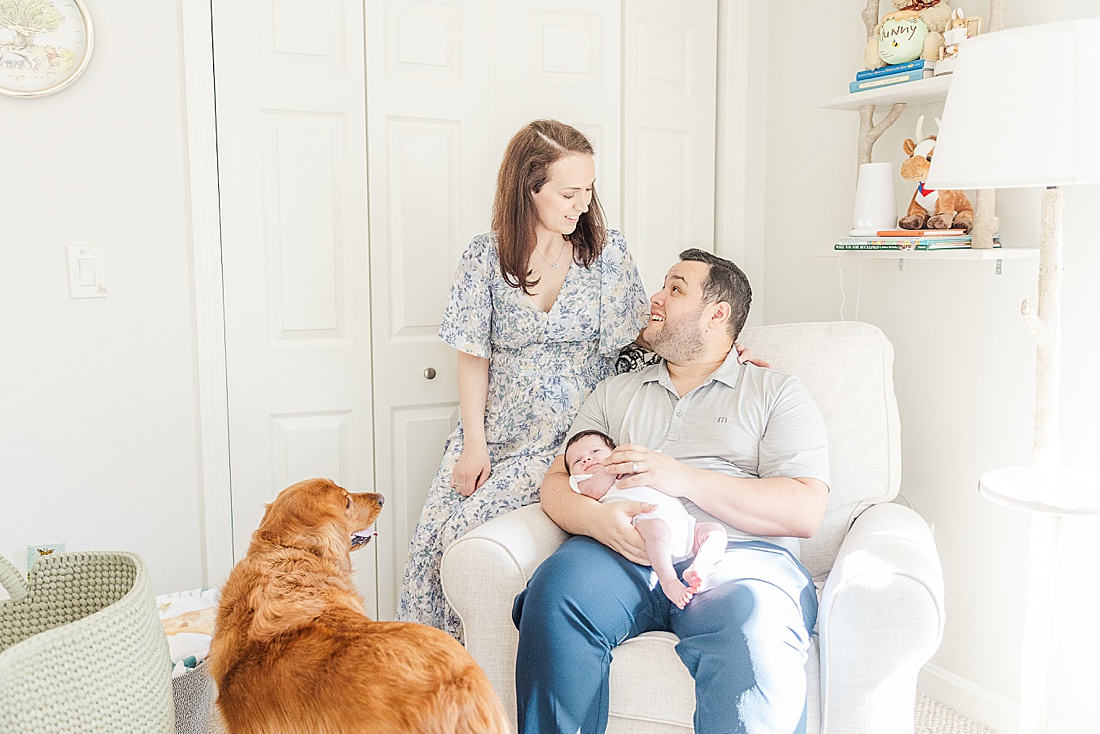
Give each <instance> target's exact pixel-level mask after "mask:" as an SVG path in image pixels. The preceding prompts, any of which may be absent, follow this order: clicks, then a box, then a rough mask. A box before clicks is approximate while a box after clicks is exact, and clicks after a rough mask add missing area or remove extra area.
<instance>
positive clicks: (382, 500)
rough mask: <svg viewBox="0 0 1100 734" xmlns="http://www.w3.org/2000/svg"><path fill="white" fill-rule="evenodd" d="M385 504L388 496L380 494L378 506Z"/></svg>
mask: <svg viewBox="0 0 1100 734" xmlns="http://www.w3.org/2000/svg"><path fill="white" fill-rule="evenodd" d="M384 504H386V498H385V497H383V496H382V495H378V506H379V507H381V506H382V505H384Z"/></svg>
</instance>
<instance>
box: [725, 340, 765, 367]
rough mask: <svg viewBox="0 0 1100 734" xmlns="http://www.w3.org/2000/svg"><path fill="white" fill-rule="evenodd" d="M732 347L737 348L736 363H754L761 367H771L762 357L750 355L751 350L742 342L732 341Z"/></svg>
mask: <svg viewBox="0 0 1100 734" xmlns="http://www.w3.org/2000/svg"><path fill="white" fill-rule="evenodd" d="M733 348H734V349H736V350H737V364H745V363H746V362H748V363H749V364H754V365H756V366H757V367H763V368H765V369H771V365H770V364H769V363H767V362H765V361H764V360H762V359H759V358H757V357H754V356H752V350H751V349H749V348H748V347H746V346H745V345H743V344H738V343H737V342H734V343H733Z"/></svg>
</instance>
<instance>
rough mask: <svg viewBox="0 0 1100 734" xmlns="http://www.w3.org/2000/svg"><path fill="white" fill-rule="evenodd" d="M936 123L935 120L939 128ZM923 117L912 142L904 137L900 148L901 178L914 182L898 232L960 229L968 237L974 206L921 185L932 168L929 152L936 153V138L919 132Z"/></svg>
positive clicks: (950, 192) (957, 195)
mask: <svg viewBox="0 0 1100 734" xmlns="http://www.w3.org/2000/svg"><path fill="white" fill-rule="evenodd" d="M939 124H940V121H939V120H936V126H937V127H939ZM923 126H924V115H921V116H920V117H919V118H917V130H916V139H917V140H919V141H920V142H919V143H917V142H913V141H912V140H910V139H908V138H906V140H905V143H904V144H903V145H902V147H903V148H904V149H905V154H906V155H908V156H909V159H908V160H906V161H905V162H904V163H902V164H901V177H902V178H904V179H905V180H906V181H916V182H917V190H916V191H914V192H913V198H912V199H910V200H909V208H908V209H907V210H906V212H905V216H904V217H902V218H901V219H899V220H898V226H899V227H901V228H902V229H952V228H956V229H961V230H964V231H965V232H967V233H968V234H969V232H970V228H971V227H972V226H973V224H974V207H973V206H971V204H970V199H968V198H966V194H964V193H963V192H962V191H958V190H954V189H944V190H942V191H937V190H935V189H930V188H928V187H927V186H925V183H924V182H925V181H926V180H927V179H928V169H929V168H930V167H931V165H932V153H933V152H934V151H935V150H936V136H935V135H929V136H928V137H927V138H925V137H924V135H923V133H922V132H921V129H922V128H923Z"/></svg>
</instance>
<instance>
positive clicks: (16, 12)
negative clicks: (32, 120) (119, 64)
mask: <svg viewBox="0 0 1100 734" xmlns="http://www.w3.org/2000/svg"><path fill="white" fill-rule="evenodd" d="M92 39H93V35H92V19H91V16H90V15H88V9H87V7H85V5H84V1H83V0H0V94H3V95H6V96H9V97H44V96H46V95H49V94H54V93H56V92H60V91H61V90H62V89H64V88H65V87H67V86H69V85H70V84H72V83H73V82H74V81H76V80H77V78H78V77H79V76H80V75H81V74H83V73H84V70H85V69H86V68H87V67H88V61H89V60H90V59H91V57H92Z"/></svg>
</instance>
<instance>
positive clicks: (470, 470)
mask: <svg viewBox="0 0 1100 734" xmlns="http://www.w3.org/2000/svg"><path fill="white" fill-rule="evenodd" d="M490 470H491V466H490V465H489V449H488V448H487V447H486V446H485V444H479V445H473V444H465V445H463V447H462V455H461V456H459V457H458V462H457V463H455V468H454V472H453V473H452V474H451V486H452V487H454V488H455V491H456V492H458V493H459V494H460V495H462V496H463V497H469V496H470V495H472V494H473V493H474V492H476V491H477V490H478V489H479V488H480V487H481V485H483V484H485V480H486V479H488V478H489V472H490Z"/></svg>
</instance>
